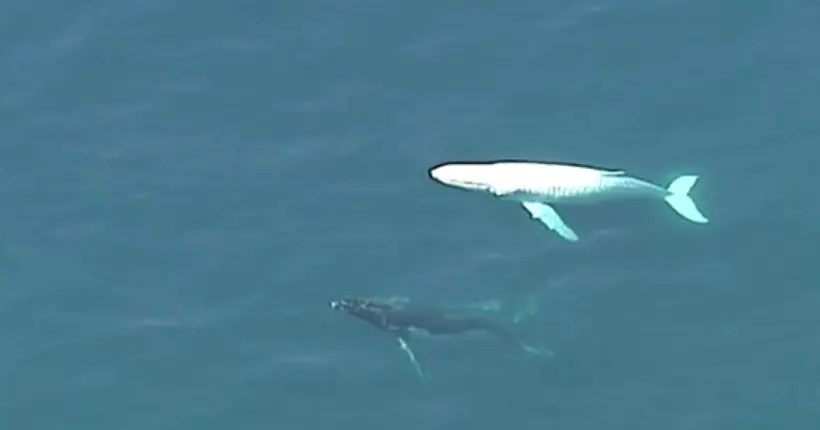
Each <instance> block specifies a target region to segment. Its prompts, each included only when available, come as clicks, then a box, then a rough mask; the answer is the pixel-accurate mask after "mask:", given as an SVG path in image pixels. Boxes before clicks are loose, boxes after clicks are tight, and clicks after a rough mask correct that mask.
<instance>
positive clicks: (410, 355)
mask: <svg viewBox="0 0 820 430" xmlns="http://www.w3.org/2000/svg"><path fill="white" fill-rule="evenodd" d="M396 340H398V341H399V346H400V347H401V349H403V350H404V352H405V354H407V357H408V358H409V359H410V363H412V364H413V367H414V368H415V369H416V373H418V375H419V377H422V378H423V377H424V371H422V370H421V365H420V364H419V362H418V360H416V354H413V350H412V349H410V345H408V344H407V341H406V340H404V338H403V337H397V338H396Z"/></svg>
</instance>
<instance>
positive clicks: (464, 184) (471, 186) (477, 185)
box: [444, 180, 491, 191]
mask: <svg viewBox="0 0 820 430" xmlns="http://www.w3.org/2000/svg"><path fill="white" fill-rule="evenodd" d="M444 184H445V185H449V186H451V187H453V188H460V189H464V190H472V191H489V190H490V188H491V187H490V186H489V185H487V184H485V183H482V182H473V181H464V180H457V181H447V182H444Z"/></svg>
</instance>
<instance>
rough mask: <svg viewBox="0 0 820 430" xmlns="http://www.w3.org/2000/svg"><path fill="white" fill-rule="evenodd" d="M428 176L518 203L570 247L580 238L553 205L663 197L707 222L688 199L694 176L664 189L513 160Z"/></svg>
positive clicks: (447, 168) (592, 171)
mask: <svg viewBox="0 0 820 430" xmlns="http://www.w3.org/2000/svg"><path fill="white" fill-rule="evenodd" d="M428 174H429V176H430V178H432V179H433V180H435V181H436V182H439V183H441V184H443V185H446V186H449V187H453V188H458V189H462V190H467V191H472V192H480V193H484V194H489V195H491V196H494V197H495V198H498V199H501V200H508V201H515V202H518V203H519V204H520V205H521V206H522V207H523V208H524V210H526V211H527V212H528V213H529V215H530V217H532V218H533V219H536V220H538V221H540V222H541V223H543V224H544V225H545V226H546V227H547V228H548V229H550V230H552V231H554V232H555V233H557V234H558V235H559V236H561V237H562V238H564V239H565V240H567V241H570V242H577V241H578V239H579V238H578V235H577V234H576V233H575V231H573V229H572V228H571V227H569V225H568V224H567V223H566V222H565V221H564V220H563V219H562V218H561V216H560V215H558V212H557V211H556V210H555V209H554V208H553V206H552V204H564V203H566V204H585V203H596V202H601V201H604V200H607V199H614V198H627V197H642V198H647V197H648V198H659V199H663V200H665V201H666V202H667V203H668V204H669V206H670V207H672V209H673V210H674V211H675V212H676V213H678V215H680V216H682V217H683V218H686V219H687V220H689V221H691V222H694V223H698V224H706V223H708V222H709V220H708V219H707V218H706V217H705V216H704V215H703V214H702V213H701V212H700V210H699V209H698V207H697V205H695V202H694V201H693V200H692V198H691V197H690V196H689V192H690V191H691V190H692V188H693V187H694V186H695V183H696V182H697V180H698V176H696V175H682V176H679V177H677V178H676V179H674V180H673V181H672V182H671V183H670V184H669V186H668V187H666V188H663V187H661V186H658V185H656V184H653V183H651V182H648V181H645V180H643V179H639V178H636V177H632V176H629V175H627V174H626V172H625V171H623V170H606V169H599V168H596V167H592V166H584V165H575V164H554V163H542V162H536V161H515V160H510V161H503V160H499V161H488V162H475V163H470V162H450V163H443V164H439V165H436V166H433V167H431V168H430V169H429V171H428Z"/></svg>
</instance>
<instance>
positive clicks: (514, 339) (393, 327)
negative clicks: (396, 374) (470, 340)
mask: <svg viewBox="0 0 820 430" xmlns="http://www.w3.org/2000/svg"><path fill="white" fill-rule="evenodd" d="M330 307H331V308H332V309H335V310H338V311H342V312H345V313H347V314H348V315H350V316H353V317H355V318H358V319H360V320H362V321H365V322H367V323H369V324H371V325H372V326H374V327H376V328H378V329H380V330H384V331H386V332H388V333H391V334H393V335H394V336H396V339H397V340H398V342H399V344H400V345H401V347H402V349H404V350H405V352H406V353H407V354H408V356H409V357H410V360H411V361H412V362H413V364H414V365H415V366H416V370H417V371H418V372H419V374H422V372H421V368H420V366H419V364H418V362H417V361H416V359H415V356H414V354H413V352H412V351H411V350H410V347H409V346H408V344H407V340H408V339H409V338H410V337H412V336H413V334H415V333H418V332H423V333H426V334H428V335H430V336H447V335H450V336H454V335H455V336H457V335H467V334H470V333H486V334H489V335H492V336H495V337H496V338H498V339H500V340H502V341H504V342H506V343H510V344H514V345H516V346H518V347H521V348H523V349H524V350H525V351H527V352H530V353H534V354H539V355H549V356H551V355H552V352H551V351H549V350H546V349H544V348H539V347H532V346H530V345H528V344H527V343H526V342H524V341H523V339H521V338H520V337H519V336H518V335H517V334H515V333H514V332H513V331H511V330H509V329H507V328H506V327H504V326H503V325H501V324H498V323H495V322H493V321H490V320H487V319H484V318H478V317H464V316H454V315H448V314H447V313H446V312H444V311H443V310H441V309H438V308H435V307H431V306H423V305H418V304H409V303H401V304H394V303H389V302H379V301H374V300H367V299H361V298H345V299H340V300H333V301H331V302H330Z"/></svg>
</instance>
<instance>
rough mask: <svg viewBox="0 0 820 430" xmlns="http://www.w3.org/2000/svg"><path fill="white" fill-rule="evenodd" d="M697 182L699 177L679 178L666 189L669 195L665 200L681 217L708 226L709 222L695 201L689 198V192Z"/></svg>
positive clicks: (685, 176)
mask: <svg viewBox="0 0 820 430" xmlns="http://www.w3.org/2000/svg"><path fill="white" fill-rule="evenodd" d="M697 181H698V177H697V175H682V176H679V177H677V178H676V179H675V180H674V181H672V183H671V184H669V186H668V187H667V188H666V190H667V191H669V194H668V195H667V196H666V197H664V200H666V202H667V203H669V206H672V209H674V210H675V212H677V213H678V214H679V215H680V216H682V217H684V218H686V219H688V220H689V221H692V222H695V223H698V224H706V223H708V222H709V220H708V219H707V218H706V217H705V216H703V214H702V213H700V210H698V207H697V205H695V201H694V200H692V198H691V197H689V192H690V191H691V190H692V188H693V187H694V186H695V183H696V182H697Z"/></svg>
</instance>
